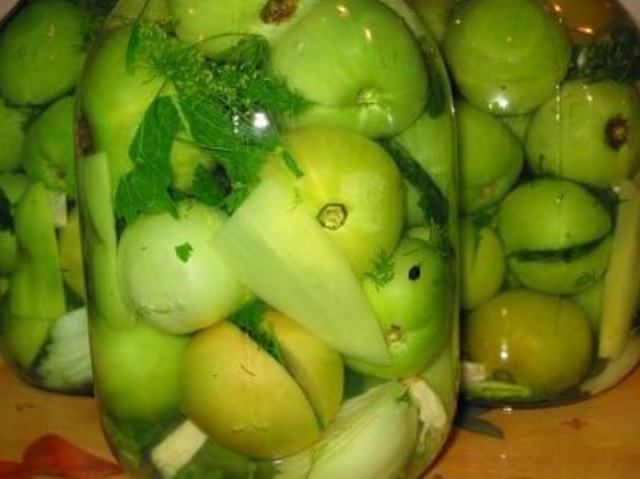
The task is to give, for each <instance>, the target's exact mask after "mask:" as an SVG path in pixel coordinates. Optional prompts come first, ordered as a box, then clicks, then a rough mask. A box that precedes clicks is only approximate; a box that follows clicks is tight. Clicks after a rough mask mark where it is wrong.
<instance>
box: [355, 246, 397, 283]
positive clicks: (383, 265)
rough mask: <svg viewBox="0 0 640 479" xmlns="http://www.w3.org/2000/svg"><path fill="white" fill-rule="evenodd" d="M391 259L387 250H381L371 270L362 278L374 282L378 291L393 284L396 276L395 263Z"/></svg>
mask: <svg viewBox="0 0 640 479" xmlns="http://www.w3.org/2000/svg"><path fill="white" fill-rule="evenodd" d="M391 258H392V256H391V254H389V253H387V252H386V251H385V250H382V249H381V250H379V251H378V252H377V253H376V256H375V257H374V258H373V261H372V264H371V269H370V270H369V271H365V272H364V273H362V278H363V279H368V280H370V281H372V282H373V284H374V286H375V288H376V290H378V291H379V290H381V289H382V288H384V286H385V285H386V284H388V283H389V282H391V281H392V280H393V277H394V276H395V272H394V270H393V267H394V262H393V260H392V259H391Z"/></svg>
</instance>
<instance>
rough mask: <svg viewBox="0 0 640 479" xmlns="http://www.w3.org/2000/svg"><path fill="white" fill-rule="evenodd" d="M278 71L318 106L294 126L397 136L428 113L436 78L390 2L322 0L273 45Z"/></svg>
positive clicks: (303, 114)
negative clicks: (334, 126) (330, 126)
mask: <svg viewBox="0 0 640 479" xmlns="http://www.w3.org/2000/svg"><path fill="white" fill-rule="evenodd" d="M271 66H272V69H273V71H274V72H275V73H276V74H277V75H280V76H282V77H283V78H284V79H285V81H286V83H287V85H288V86H289V87H290V88H291V89H293V90H294V91H296V92H298V93H299V94H301V95H302V96H303V97H305V98H306V99H307V100H309V101H311V102H312V104H311V106H310V107H309V108H307V109H306V110H305V111H304V112H302V113H301V115H298V116H296V117H294V118H292V122H293V123H294V124H295V125H298V126H302V125H311V124H319V123H329V124H337V125H342V126H346V127H350V128H354V129H357V130H358V131H360V132H362V133H364V134H365V135H367V136H370V137H388V136H392V135H394V134H396V133H398V132H400V131H402V130H404V129H405V128H407V127H408V126H409V125H411V124H412V123H413V122H414V121H415V120H416V119H417V118H418V116H419V115H420V113H421V112H422V110H423V109H424V106H425V103H426V100H427V96H428V85H429V78H428V74H427V68H426V64H425V61H424V57H423V53H422V50H421V48H420V45H419V44H418V42H417V40H416V39H415V38H414V37H413V35H412V33H411V31H410V30H409V28H408V27H407V25H406V24H405V22H404V21H403V20H402V19H401V18H400V17H399V16H397V15H396V14H395V13H394V12H393V11H392V10H391V9H390V8H388V7H387V6H385V5H383V2H378V1H375V2H374V1H370V0H340V1H335V0H331V1H320V2H317V3H316V4H315V6H313V7H312V8H310V9H309V11H308V12H307V13H306V14H305V15H303V16H301V18H300V19H299V20H298V21H297V22H295V23H294V24H293V25H291V26H290V27H289V29H288V30H287V31H286V32H285V33H284V34H282V35H280V36H278V37H277V38H274V39H273V41H272V56H271Z"/></svg>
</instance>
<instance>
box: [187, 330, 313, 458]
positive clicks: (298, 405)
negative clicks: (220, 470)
mask: <svg viewBox="0 0 640 479" xmlns="http://www.w3.org/2000/svg"><path fill="white" fill-rule="evenodd" d="M180 368H181V369H180V371H181V374H180V375H181V378H182V381H181V387H180V403H181V409H182V411H184V413H185V414H186V415H187V416H188V417H189V419H191V420H192V421H193V422H194V423H195V424H197V425H198V427H200V428H201V429H202V430H203V431H204V432H206V433H207V434H208V435H209V436H210V437H211V438H212V439H213V440H214V441H216V442H217V443H219V444H221V445H222V446H225V447H228V448H230V449H232V450H234V451H237V452H240V453H243V454H247V455H249V456H252V457H260V458H278V457H282V456H286V455H289V454H293V453H295V452H298V451H300V450H303V449H305V448H306V447H308V446H310V445H311V444H312V443H313V442H315V441H316V440H317V439H318V437H319V435H320V429H319V425H318V421H317V419H316V416H315V413H314V410H313V408H312V406H311V404H310V403H309V400H308V399H307V397H306V396H305V393H304V392H303V390H302V389H301V388H300V386H299V385H298V384H297V383H296V381H295V379H294V378H293V377H292V376H291V375H289V373H288V372H287V370H286V369H285V368H284V367H283V366H282V365H281V364H279V363H278V362H277V361H276V360H275V359H274V358H273V357H272V356H270V355H269V354H268V353H267V352H266V351H265V350H263V349H262V348H261V347H260V346H259V345H258V344H257V343H256V342H254V341H253V340H252V339H250V338H249V336H247V335H246V334H244V333H243V332H242V331H241V330H240V329H238V328H237V327H236V326H234V325H233V324H231V323H228V322H226V321H225V322H222V323H219V324H216V325H215V326H213V327H211V328H208V329H206V330H203V331H201V332H199V333H197V334H196V335H195V337H194V338H193V339H192V340H191V342H190V343H189V346H188V347H187V350H186V352H185V354H184V357H183V360H182V361H181V364H180ZM312 374H313V373H312Z"/></svg>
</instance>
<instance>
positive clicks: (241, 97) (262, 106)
mask: <svg viewBox="0 0 640 479" xmlns="http://www.w3.org/2000/svg"><path fill="white" fill-rule="evenodd" d="M126 56H127V66H128V68H130V69H136V70H138V69H139V70H141V71H144V72H146V73H147V74H148V75H149V76H150V77H151V78H162V79H164V80H165V81H166V84H167V85H171V87H172V88H173V90H175V94H174V96H173V99H174V102H173V104H174V106H175V109H176V114H177V118H179V120H180V125H179V128H178V129H177V131H174V134H173V135H170V136H168V138H170V142H169V144H168V145H167V144H166V141H165V140H161V141H163V142H164V143H165V144H163V145H162V146H161V148H164V149H165V150H166V151H165V154H164V155H157V156H162V161H163V162H164V163H166V161H165V160H167V159H168V158H169V157H170V149H171V144H172V142H173V140H174V139H175V138H176V137H177V136H178V134H180V135H181V137H180V140H181V141H188V142H192V143H194V144H195V145H197V146H198V147H199V148H201V149H203V150H205V151H207V152H209V153H210V154H211V156H212V158H213V159H214V161H215V162H216V164H217V165H218V166H220V167H221V168H222V171H220V170H219V169H216V170H214V171H207V170H206V169H204V168H197V169H196V171H195V176H194V185H195V188H194V189H193V190H192V191H191V192H190V194H191V195H192V196H194V197H196V198H197V199H198V200H200V201H202V202H204V203H206V204H209V205H212V206H219V207H221V208H223V209H225V210H226V211H227V212H229V213H232V212H233V211H235V209H237V207H238V206H239V205H240V204H241V203H242V201H243V200H244V199H245V198H246V197H247V196H248V195H249V193H250V191H251V189H252V188H253V187H254V186H255V185H256V184H257V183H258V182H259V180H260V171H261V169H262V166H263V164H264V163H265V161H267V159H268V158H269V157H270V156H272V155H273V154H274V153H280V156H281V158H282V160H283V161H284V162H285V164H286V165H287V166H288V167H289V169H291V171H292V173H293V174H295V175H296V176H299V175H300V174H301V172H300V170H299V168H298V167H297V165H296V164H295V161H294V160H293V158H292V157H291V155H290V154H288V153H287V152H286V150H285V149H284V147H283V146H282V143H281V141H280V134H279V131H278V128H277V125H276V123H275V119H274V118H276V117H284V116H287V115H295V114H297V113H298V112H300V111H301V110H302V109H303V108H305V107H306V104H307V103H306V101H305V100H304V99H302V98H301V97H300V96H298V95H296V94H295V93H293V92H291V91H290V90H289V89H288V88H287V87H286V85H285V83H284V82H283V81H282V80H281V79H279V78H276V77H275V76H273V74H271V73H270V72H269V71H268V68H267V67H268V63H269V45H268V43H267V41H266V40H265V39H264V38H262V37H259V36H256V35H245V36H244V37H243V38H242V40H241V41H239V42H238V44H237V45H236V46H235V47H233V48H231V49H230V50H228V51H227V52H225V54H224V55H222V57H221V58H220V59H216V60H211V59H208V58H206V57H205V56H204V55H202V53H201V52H200V51H199V50H198V49H197V47H196V46H193V45H186V44H184V43H182V42H180V41H179V40H177V39H176V38H174V37H172V36H171V35H170V34H169V33H168V31H167V30H166V29H165V28H164V26H163V25H161V24H159V23H148V22H144V21H138V22H136V23H135V24H134V26H133V29H132V34H131V37H130V40H129V46H128V50H127V55H126ZM150 108H152V107H150ZM150 121H151V122H153V117H150V116H149V115H145V118H144V121H143V123H142V124H141V125H140V127H139V131H140V130H150V129H152V128H157V127H158V125H157V123H152V124H151V125H149V124H148V122H150ZM169 133H170V132H168V131H166V129H165V130H164V131H163V134H164V136H165V137H167V135H168V134H169ZM130 156H131V155H130ZM131 159H132V161H133V163H134V165H135V168H137V169H139V168H142V167H145V165H144V164H141V162H140V161H136V158H134V157H133V156H131ZM142 163H144V162H142ZM147 166H148V165H147ZM150 169H152V168H149V167H147V170H150ZM134 172H135V170H134ZM163 172H165V173H166V170H165V169H163ZM169 173H170V172H169ZM213 175H216V176H217V177H214V178H211V176H213ZM146 179H147V180H148V181H149V184H148V185H146V186H143V185H140V184H139V183H138V184H137V185H136V186H137V187H140V186H143V189H145V190H147V191H154V195H153V197H154V198H155V199H156V201H155V203H156V204H157V203H162V204H164V206H165V209H167V210H169V211H171V210H172V208H171V206H170V204H169V203H168V202H167V197H168V196H170V195H171V192H170V189H169V186H170V181H169V183H167V181H166V175H165V176H159V177H158V176H156V177H152V176H151V175H146ZM120 186H122V185H120ZM120 186H119V189H120ZM161 190H162V191H164V192H165V193H164V194H161ZM161 197H162V198H161ZM131 209H138V210H139V209H140V208H139V207H137V208H131V207H129V210H131ZM116 211H117V212H118V211H120V210H119V209H118V208H116ZM122 216H124V215H122ZM128 221H129V220H128V219H127V222H128Z"/></svg>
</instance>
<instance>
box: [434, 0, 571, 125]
mask: <svg viewBox="0 0 640 479" xmlns="http://www.w3.org/2000/svg"><path fill="white" fill-rule="evenodd" d="M443 45H444V55H445V59H446V61H447V63H448V64H449V67H450V69H451V73H452V76H453V79H454V80H455V82H456V84H457V86H458V88H459V89H460V91H461V92H462V94H463V95H464V97H465V98H466V99H467V100H468V101H469V102H471V103H473V104H474V105H475V106H477V107H478V108H481V109H483V110H485V111H488V112H492V113H497V114H508V115H516V114H522V113H528V112H530V111H532V110H534V109H535V108H536V107H537V106H538V105H540V104H542V103H544V102H545V101H546V100H547V99H548V98H550V97H551V96H552V95H553V93H554V91H555V88H556V85H557V84H558V82H559V81H560V80H562V78H563V77H564V76H565V74H566V72H567V70H568V68H569V61H570V60H571V42H570V40H569V36H568V35H567V33H566V31H565V30H564V28H563V26H562V25H560V23H559V22H558V21H557V20H556V19H555V18H554V17H552V16H551V14H549V13H548V12H547V11H545V9H544V7H543V5H542V2H538V1H536V0H476V1H473V2H464V4H462V5H460V6H459V7H458V8H457V9H456V10H455V11H454V15H453V18H452V19H451V21H450V22H449V29H448V30H447V33H446V35H445V39H444V44H443Z"/></svg>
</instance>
